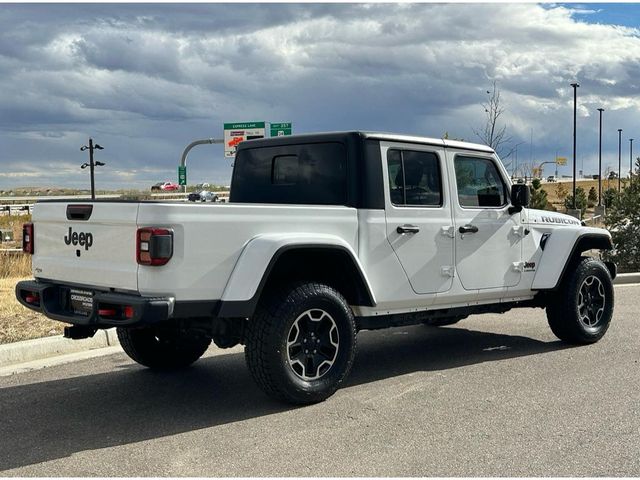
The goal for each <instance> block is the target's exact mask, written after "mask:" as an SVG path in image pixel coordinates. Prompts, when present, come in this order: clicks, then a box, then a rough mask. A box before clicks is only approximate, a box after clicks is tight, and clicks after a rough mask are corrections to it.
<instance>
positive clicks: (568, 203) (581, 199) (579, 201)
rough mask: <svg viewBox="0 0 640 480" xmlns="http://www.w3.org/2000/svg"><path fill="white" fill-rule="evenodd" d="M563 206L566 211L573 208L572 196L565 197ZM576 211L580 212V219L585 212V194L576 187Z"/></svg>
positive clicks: (582, 189)
mask: <svg viewBox="0 0 640 480" xmlns="http://www.w3.org/2000/svg"><path fill="white" fill-rule="evenodd" d="M564 206H565V208H566V209H567V210H569V209H570V208H573V195H567V198H565V199H564ZM576 209H578V210H580V217H581V218H582V216H583V215H584V212H586V211H587V193H586V192H585V191H584V188H582V187H576Z"/></svg>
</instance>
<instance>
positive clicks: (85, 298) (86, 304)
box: [69, 288, 93, 317]
mask: <svg viewBox="0 0 640 480" xmlns="http://www.w3.org/2000/svg"><path fill="white" fill-rule="evenodd" d="M69 299H70V300H71V309H72V310H73V313H75V314H76V315H83V316H85V317H87V316H89V315H91V312H92V311H93V292H91V291H89V290H76V289H74V288H72V289H70V290H69Z"/></svg>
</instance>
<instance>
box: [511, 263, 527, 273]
mask: <svg viewBox="0 0 640 480" xmlns="http://www.w3.org/2000/svg"><path fill="white" fill-rule="evenodd" d="M512 265H513V270H514V271H515V272H524V262H513V264H512Z"/></svg>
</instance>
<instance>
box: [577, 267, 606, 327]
mask: <svg viewBox="0 0 640 480" xmlns="http://www.w3.org/2000/svg"><path fill="white" fill-rule="evenodd" d="M605 305H606V296H605V290H604V285H603V284H602V282H601V281H600V279H599V278H598V277H596V276H595V275H590V276H588V277H587V278H585V279H584V280H583V281H582V284H581V285H580V290H579V291H578V316H579V318H580V323H582V325H584V326H585V327H586V328H589V329H594V328H596V327H597V326H598V324H599V323H600V322H601V320H602V317H603V316H604V309H605Z"/></svg>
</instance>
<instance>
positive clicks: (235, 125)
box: [224, 122, 265, 130]
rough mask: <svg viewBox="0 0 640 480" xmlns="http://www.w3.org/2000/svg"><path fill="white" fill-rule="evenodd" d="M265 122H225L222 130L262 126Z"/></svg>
mask: <svg viewBox="0 0 640 480" xmlns="http://www.w3.org/2000/svg"><path fill="white" fill-rule="evenodd" d="M264 124H265V122H245V123H225V124H224V130H247V129H254V128H264Z"/></svg>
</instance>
